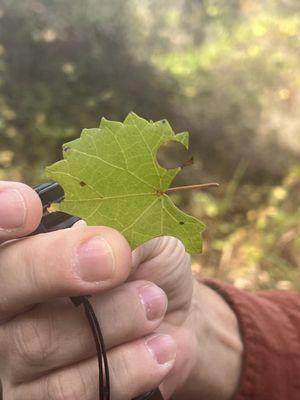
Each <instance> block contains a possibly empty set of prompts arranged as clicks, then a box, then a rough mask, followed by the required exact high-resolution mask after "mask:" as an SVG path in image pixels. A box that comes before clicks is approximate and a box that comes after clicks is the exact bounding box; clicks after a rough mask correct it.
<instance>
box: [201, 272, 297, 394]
mask: <svg viewBox="0 0 300 400" xmlns="http://www.w3.org/2000/svg"><path fill="white" fill-rule="evenodd" d="M201 283H204V284H205V285H207V286H209V287H210V288H212V289H214V290H215V291H216V292H218V293H219V294H220V295H221V296H222V297H223V299H224V300H225V301H226V302H227V303H228V305H229V306H230V307H231V308H232V310H233V311H234V312H235V314H236V316H237V319H238V323H239V327H240V332H241V336H242V340H243V344H244V353H243V367H242V372H241V378H240V383H239V387H238V389H237V391H236V393H235V395H234V396H233V398H232V400H299V399H300V386H299V383H298V382H299V381H300V344H299V340H298V337H297V329H296V328H295V325H294V323H293V321H291V319H290V318H289V315H288V313H286V312H285V310H284V309H282V307H281V306H280V304H277V302H276V293H274V298H269V297H268V298H264V297H263V296H259V294H255V293H250V292H247V291H244V290H240V289H237V288H235V287H233V286H231V285H228V284H225V283H223V282H219V281H216V280H210V279H207V280H201ZM299 299H300V298H299ZM299 306H300V303H299ZM298 323H300V318H299V321H298ZM298 328H300V326H298Z"/></svg>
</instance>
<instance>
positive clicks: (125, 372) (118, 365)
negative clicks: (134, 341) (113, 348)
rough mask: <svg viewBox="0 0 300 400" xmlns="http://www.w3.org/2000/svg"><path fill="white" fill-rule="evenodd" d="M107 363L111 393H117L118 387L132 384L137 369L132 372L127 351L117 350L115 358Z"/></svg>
mask: <svg viewBox="0 0 300 400" xmlns="http://www.w3.org/2000/svg"><path fill="white" fill-rule="evenodd" d="M109 365H110V370H109V373H110V376H111V384H112V395H113V393H115V394H116V393H119V390H118V389H119V388H120V387H128V385H132V384H133V382H135V381H136V378H137V373H136V372H137V371H136V370H135V374H134V368H132V365H131V363H130V361H129V358H128V354H127V352H125V351H119V352H118V355H116V356H115V359H114V360H113V362H111V363H110V364H109ZM113 397H114V396H113Z"/></svg>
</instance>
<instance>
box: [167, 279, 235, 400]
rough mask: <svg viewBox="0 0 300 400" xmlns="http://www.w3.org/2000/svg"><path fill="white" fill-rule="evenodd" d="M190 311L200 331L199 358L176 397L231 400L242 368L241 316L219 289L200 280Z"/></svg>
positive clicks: (196, 328)
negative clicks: (218, 291)
mask: <svg viewBox="0 0 300 400" xmlns="http://www.w3.org/2000/svg"><path fill="white" fill-rule="evenodd" d="M190 315H191V318H190V321H191V322H190V323H191V324H192V327H191V329H193V330H194V331H195V332H196V335H197V344H198V349H195V351H197V361H196V363H195V367H194V368H193V370H192V371H191V374H190V375H189V379H188V380H187V382H186V383H185V385H184V387H183V388H182V389H181V390H180V391H178V392H177V393H176V396H175V397H174V400H177V399H180V398H181V399H182V398H185V399H188V400H196V399H197V400H202V399H203V400H204V399H205V400H229V399H230V398H231V397H232V396H233V394H234V393H235V391H236V389H237V387H238V384H239V379H240V374H241V369H242V353H243V345H242V340H241V336H240V332H239V327H238V322H237V318H236V316H235V314H234V312H233V311H232V309H231V308H230V307H229V306H228V304H227V303H226V302H225V301H224V300H223V298H222V297H221V296H220V295H219V294H218V293H216V292H215V291H214V290H212V289H210V288H209V287H207V286H205V285H203V284H201V283H199V282H198V281H196V280H195V283H194V295H193V303H192V306H191V313H190Z"/></svg>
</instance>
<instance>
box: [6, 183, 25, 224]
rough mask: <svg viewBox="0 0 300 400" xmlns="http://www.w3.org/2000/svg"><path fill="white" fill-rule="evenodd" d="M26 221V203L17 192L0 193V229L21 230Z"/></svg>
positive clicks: (9, 190) (10, 190) (7, 190)
mask: <svg viewBox="0 0 300 400" xmlns="http://www.w3.org/2000/svg"><path fill="white" fill-rule="evenodd" d="M25 219H26V203H25V200H24V198H23V196H22V195H21V193H20V192H18V190H15V189H4V190H2V191H0V229H1V230H7V231H9V230H12V229H17V228H21V227H22V226H23V225H24V223H25Z"/></svg>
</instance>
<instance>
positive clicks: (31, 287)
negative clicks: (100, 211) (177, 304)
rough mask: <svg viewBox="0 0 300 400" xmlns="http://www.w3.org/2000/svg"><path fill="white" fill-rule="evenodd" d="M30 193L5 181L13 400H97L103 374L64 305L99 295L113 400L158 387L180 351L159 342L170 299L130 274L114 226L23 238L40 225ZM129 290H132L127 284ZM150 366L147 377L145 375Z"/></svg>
mask: <svg viewBox="0 0 300 400" xmlns="http://www.w3.org/2000/svg"><path fill="white" fill-rule="evenodd" d="M41 215H42V207H41V203H40V200H39V197H38V196H37V195H36V193H35V192H34V191H33V190H32V189H30V188H29V187H27V186H25V185H23V184H19V183H14V182H0V226H1V229H0V240H1V242H2V244H1V245H0V376H1V379H2V383H3V392H4V398H5V400H18V399H22V400H24V399H25V400H35V399H38V400H43V399H45V400H46V399H47V400H49V399H53V400H69V399H72V400H77V399H80V400H83V399H84V400H95V399H96V398H97V393H98V379H97V378H98V365H97V358H96V354H95V353H96V352H95V347H94V341H93V337H92V335H91V332H90V329H89V325H88V324H87V321H86V319H85V316H84V313H83V312H82V310H80V309H76V308H74V306H73V305H72V304H71V303H70V301H69V300H68V299H66V297H69V296H79V295H85V294H93V295H94V296H93V298H92V299H91V302H92V304H93V306H94V309H95V312H96V314H97V316H98V317H99V319H100V323H101V328H102V332H103V335H104V337H105V341H106V348H107V350H108V351H107V355H108V362H109V366H110V375H111V397H112V399H113V400H119V399H120V400H121V399H122V400H124V399H131V398H132V397H134V396H137V395H139V394H141V393H143V392H144V391H147V390H150V389H152V388H154V387H156V386H157V385H158V384H159V383H160V382H161V381H162V380H163V379H164V378H165V377H166V375H167V374H168V372H169V371H170V370H171V368H172V366H173V364H174V359H175V355H176V343H175V341H174V340H173V339H172V337H171V336H168V335H158V334H154V335H153V334H151V333H152V332H153V331H154V330H155V329H156V328H158V326H159V325H160V323H161V321H162V318H163V315H164V313H165V311H166V307H167V298H166V295H165V294H164V292H163V291H162V290H161V289H160V288H159V287H157V286H156V285H155V284H153V283H151V282H148V281H145V280H134V281H132V282H125V281H126V279H127V278H128V276H129V274H130V272H131V266H132V260H131V251H130V248H129V246H128V244H127V242H126V240H125V239H124V238H123V237H122V236H121V235H120V234H119V233H118V232H116V231H115V230H113V229H110V228H107V227H84V226H81V227H78V228H77V229H75V228H73V229H67V230H63V231H56V232H51V233H47V234H41V235H36V236H33V237H26V238H22V239H20V240H11V239H17V238H20V237H23V236H25V235H27V234H29V233H30V232H32V231H34V229H35V228H36V227H37V225H38V224H39V222H40V219H41ZM124 282H125V283H124ZM141 360H142V368H141Z"/></svg>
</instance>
